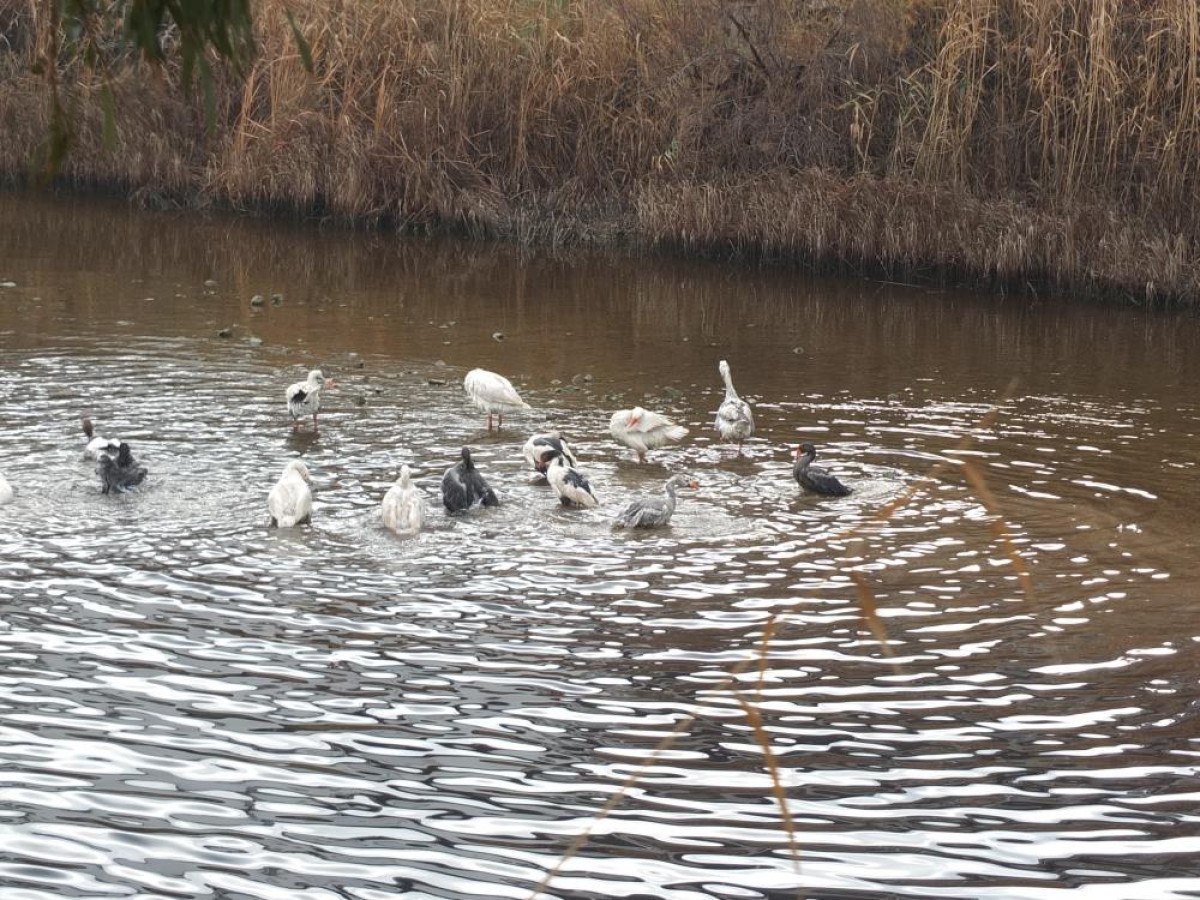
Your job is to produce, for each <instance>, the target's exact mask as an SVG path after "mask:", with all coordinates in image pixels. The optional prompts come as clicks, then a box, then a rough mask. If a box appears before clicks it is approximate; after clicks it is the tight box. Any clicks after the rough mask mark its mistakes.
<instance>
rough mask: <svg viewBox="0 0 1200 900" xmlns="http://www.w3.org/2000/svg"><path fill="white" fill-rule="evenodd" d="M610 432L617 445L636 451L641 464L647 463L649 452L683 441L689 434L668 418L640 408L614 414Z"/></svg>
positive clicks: (623, 410) (609, 428) (609, 425)
mask: <svg viewBox="0 0 1200 900" xmlns="http://www.w3.org/2000/svg"><path fill="white" fill-rule="evenodd" d="M608 430H609V433H610V434H612V436H613V438H614V439H615V440H616V441H617V443H619V444H624V445H625V446H626V447H629V448H631V449H632V450H634V451H635V452H636V453H637V455H638V460H639V461H640V462H645V460H646V452H647V451H648V450H654V449H655V448H657V447H661V446H663V445H664V444H674V443H675V442H676V441H681V440H683V439H684V437H685V436H686V435H687V433H688V430H687V429H686V428H684V427H683V426H682V425H676V424H675V423H674V422H672V421H671V420H670V419H668V418H667V417H666V416H664V415H660V414H659V413H656V412H650V411H649V410H645V409H642V408H641V407H640V406H635V407H634V408H633V409H622V410H618V411H617V412H615V413H613V416H612V419H611V420H610V421H609V423H608Z"/></svg>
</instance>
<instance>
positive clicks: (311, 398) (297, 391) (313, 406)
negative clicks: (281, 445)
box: [284, 369, 335, 434]
mask: <svg viewBox="0 0 1200 900" xmlns="http://www.w3.org/2000/svg"><path fill="white" fill-rule="evenodd" d="M334 386H335V382H334V380H333V379H332V378H330V379H329V380H328V381H326V380H325V373H324V372H322V371H321V370H320V369H313V370H312V371H311V372H309V373H308V378H307V379H306V380H304V381H297V382H296V383H295V384H293V385H289V386H288V389H287V390H286V391H284V397H286V398H287V408H288V412H289V413H291V415H292V431H293V432H295V431H297V430H299V428H300V420H301V419H302V418H303V417H304V416H312V421H313V429H312V430H313V434H316V433H317V411H318V410H319V409H320V408H321V392H322V391H323V390H324V389H325V388H327V387H329V388H332V387H334Z"/></svg>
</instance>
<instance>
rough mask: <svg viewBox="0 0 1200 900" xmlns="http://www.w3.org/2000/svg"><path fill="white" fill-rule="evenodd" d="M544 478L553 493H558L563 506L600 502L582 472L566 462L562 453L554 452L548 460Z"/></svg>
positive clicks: (593, 504)
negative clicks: (552, 489)
mask: <svg viewBox="0 0 1200 900" xmlns="http://www.w3.org/2000/svg"><path fill="white" fill-rule="evenodd" d="M546 480H547V481H549V482H550V487H552V488H554V493H556V494H558V499H559V500H561V501H562V505H563V506H584V507H592V506H596V505H597V504H599V502H600V501H599V499H598V498H597V497H596V494H595V492H594V491H593V490H592V486H591V485H590V484H588V480H587V479H586V478H584V477H583V473H582V472H580V471H579V470H578V469H576V468H575V467H574V466H572V465H571V464H570V463H568V462H567V460H566V459H565V458H564V457H563V456H562V454H559V453H556V454H554V458H553V459H551V460H550V464H549V465H548V466H547V467H546Z"/></svg>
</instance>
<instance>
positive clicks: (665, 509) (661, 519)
mask: <svg viewBox="0 0 1200 900" xmlns="http://www.w3.org/2000/svg"><path fill="white" fill-rule="evenodd" d="M699 486H700V485H699V484H697V483H696V480H695V479H694V478H692V477H691V476H690V475H672V476H671V477H670V478H668V479H667V483H666V485H665V486H664V487H663V495H662V496H661V497H643V498H642V499H641V500H634V501H633V502H632V503H630V504H629V505H628V506H627V507H625V508H624V509H623V510H621V512H620V514H619V515H618V516H617V519H616V521H615V522H614V523H613V524H614V526H615V527H617V528H661V527H662V526H663V525H668V524H670V522H671V516H673V515H674V514H675V488H676V487H689V488H692V489H693V490H695V489H696V488H698V487H699Z"/></svg>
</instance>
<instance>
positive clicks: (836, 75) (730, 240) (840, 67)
mask: <svg viewBox="0 0 1200 900" xmlns="http://www.w3.org/2000/svg"><path fill="white" fill-rule="evenodd" d="M47 2H48V0H0V35H2V36H3V39H4V41H3V42H2V43H0V47H3V48H4V49H3V50H2V51H0V71H2V72H3V75H4V77H3V79H0V117H2V120H3V121H4V122H5V124H6V132H7V140H6V141H5V142H3V146H0V170H3V171H6V172H8V173H10V174H15V173H20V172H22V171H23V170H24V167H25V166H26V164H27V162H28V160H29V159H30V158H31V156H32V155H33V153H34V151H35V149H36V148H37V146H38V143H39V141H40V140H41V139H42V138H43V137H44V135H45V130H46V124H47V116H48V113H47V110H48V104H47V102H46V76H45V75H38V74H34V73H33V72H32V71H31V69H30V67H31V64H32V63H33V62H34V60H35V58H36V56H37V55H38V53H39V50H41V51H42V52H43V53H44V48H45V47H46V46H47V43H46V42H47V40H48V37H47V35H46V34H45V22H46V17H45V16H44V15H39V13H40V11H41V10H42V9H43V8H44V6H45V4H46V3H47ZM114 2H115V0H114ZM289 11H290V12H291V13H292V14H293V15H294V17H295V22H296V25H297V28H298V30H299V32H300V33H301V34H302V35H303V37H304V38H305V40H306V41H307V44H308V47H309V48H311V53H312V63H313V69H312V72H311V73H310V72H308V71H306V70H305V67H304V65H302V60H301V53H300V50H299V49H298V47H297V44H296V42H295V40H294V39H293V35H292V32H291V26H290V24H289V21H288V18H287V13H288V12H289ZM256 14H257V24H256V27H257V32H258V40H259V51H260V52H259V55H258V58H257V60H256V61H255V63H254V65H253V67H252V69H251V71H250V72H249V74H248V76H247V77H246V78H245V79H244V80H238V79H234V78H233V77H230V76H228V75H226V76H224V77H219V78H218V82H217V85H216V98H215V101H216V110H217V115H216V125H215V128H213V129H211V130H209V129H208V128H206V124H205V116H204V115H203V114H202V113H201V112H200V111H199V110H198V109H197V107H198V105H199V104H197V103H196V102H195V99H196V98H195V97H193V96H189V95H188V94H187V93H186V92H182V91H180V90H179V89H178V88H177V87H176V86H173V84H172V82H173V81H174V80H175V77H176V74H177V73H174V72H170V71H165V72H163V71H157V70H154V69H151V68H148V67H146V66H145V65H142V66H140V67H139V66H136V65H133V64H132V63H130V62H128V61H127V60H125V59H123V58H122V57H121V56H120V54H119V53H118V52H117V51H115V50H114V51H113V52H112V54H111V56H110V57H109V58H108V59H107V65H106V66H105V67H104V74H103V75H102V74H101V72H100V70H98V69H88V68H85V67H84V66H83V65H82V64H81V63H80V62H79V61H78V60H76V59H74V58H72V57H71V55H70V54H69V53H65V52H64V53H60V63H59V66H58V67H57V68H56V69H55V70H54V71H55V75H56V77H57V78H58V79H59V82H60V84H61V85H63V88H64V91H65V92H66V95H67V97H68V105H69V108H70V109H72V110H73V111H74V115H75V116H76V117H77V124H78V132H79V141H78V144H77V146H76V148H75V151H74V152H73V154H72V156H71V157H70V159H69V161H68V164H67V166H66V169H65V171H64V173H63V174H64V177H65V178H66V179H68V180H70V181H73V182H75V183H79V184H89V185H102V186H108V187H116V188H118V189H122V190H126V191H128V192H130V193H137V194H138V196H140V197H142V198H143V199H146V200H148V201H150V202H160V203H184V204H210V203H216V204H221V205H232V206H234V207H236V208H251V209H281V210H289V211H293V212H295V213H298V214H302V215H306V216H307V215H317V216H323V217H333V218H335V219H339V220H344V221H347V222H355V223H367V224H374V225H383V226H386V227H391V228H400V229H405V230H433V229H447V228H450V229H458V230H463V231H466V232H469V233H473V234H478V235H486V236H498V237H504V238H510V239H517V240H522V241H549V242H559V243H564V242H573V241H593V242H611V241H614V240H630V241H634V242H637V243H640V244H643V245H657V246H663V247H672V248H683V249H687V250H690V251H697V252H704V253H713V254H733V255H739V256H745V257H748V258H759V257H765V258H770V259H776V258H778V259H784V260H792V261H799V262H801V263H802V264H805V265H808V266H813V267H833V268H849V269H861V270H870V271H879V272H885V273H889V274H891V275H893V276H904V277H921V276H934V277H941V278H969V279H972V280H976V281H986V282H993V283H995V284H998V285H1005V286H1011V285H1026V284H1029V285H1031V286H1037V287H1039V288H1040V287H1041V286H1048V287H1051V288H1061V289H1071V290H1080V291H1088V292H1097V293H1110V294H1115V295H1120V296H1125V297H1129V298H1132V299H1135V300H1147V299H1159V298H1169V299H1173V300H1179V301H1184V302H1192V301H1194V300H1196V299H1197V297H1198V296H1200V274H1198V273H1200V266H1198V265H1197V262H1198V223H1197V216H1196V213H1195V212H1194V205H1195V204H1194V203H1193V198H1194V197H1195V196H1196V195H1197V190H1198V188H1200V71H1198V67H1200V63H1198V62H1197V60H1198V58H1200V9H1198V7H1197V5H1196V4H1195V3H1194V2H1193V0H1146V2H1143V3H1138V4H1131V3H1127V2H1121V0H959V2H955V3H944V2H933V0H874V2H861V0H860V2H850V0H808V2H804V3H795V2H785V0H757V2H754V0H736V2H733V0H698V2H692V0H689V2H684V0H619V2H616V3H613V2H611V0H605V2H601V0H552V2H533V0H429V2H422V3H414V2H403V0H357V2H348V0H287V2H286V3H285V0H260V2H259V3H258V4H257V6H256ZM117 21H118V17H115V16H114V17H112V22H111V23H107V24H106V23H105V22H101V23H98V24H97V26H96V27H97V28H104V27H108V28H110V29H112V28H115V27H116V25H115V23H116V22H117ZM164 39H165V40H168V41H169V40H170V35H166V36H165V38H164ZM94 42H95V46H100V47H108V46H112V47H116V46H118V44H117V42H116V41H115V40H113V39H112V36H111V35H107V34H99V35H96V36H95V37H94ZM106 87H111V90H112V93H113V97H114V100H115V109H116V119H115V125H116V128H115V131H116V148H115V149H110V148H107V147H106V146H105V142H104V140H103V130H104V115H103V113H102V110H101V106H102V104H101V103H100V102H99V98H100V97H101V96H102V93H103V91H104V90H105V89H106Z"/></svg>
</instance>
